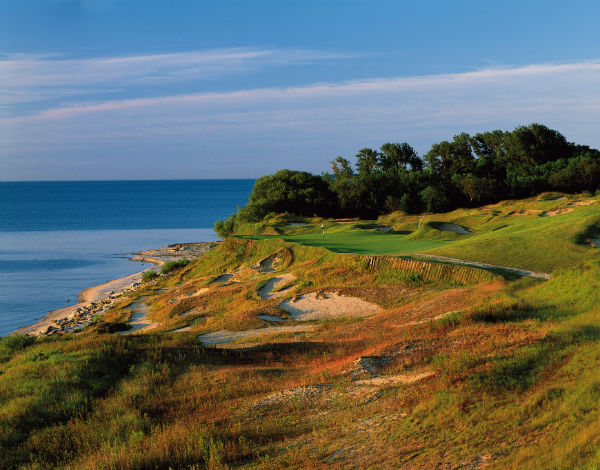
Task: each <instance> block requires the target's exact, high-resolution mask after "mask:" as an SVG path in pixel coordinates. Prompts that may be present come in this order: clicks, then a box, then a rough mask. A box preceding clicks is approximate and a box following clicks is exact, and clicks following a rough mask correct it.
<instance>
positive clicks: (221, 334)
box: [199, 325, 315, 346]
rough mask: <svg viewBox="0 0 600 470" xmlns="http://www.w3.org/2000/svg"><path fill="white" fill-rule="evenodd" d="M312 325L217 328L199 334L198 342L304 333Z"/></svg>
mask: <svg viewBox="0 0 600 470" xmlns="http://www.w3.org/2000/svg"><path fill="white" fill-rule="evenodd" d="M314 329H315V327H314V326H310V325H293V326H269V327H267V328H254V329H250V330H243V331H227V330H219V331H213V332H212V333H206V334H203V335H200V336H199V338H200V342H201V343H202V344H203V345H206V346H216V345H220V344H228V343H233V342H235V341H239V340H241V339H249V338H255V337H259V336H264V335H272V334H278V333H304V332H307V331H313V330H314Z"/></svg>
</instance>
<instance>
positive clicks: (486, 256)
mask: <svg viewBox="0 0 600 470" xmlns="http://www.w3.org/2000/svg"><path fill="white" fill-rule="evenodd" d="M590 200H591V201H593V200H594V198H581V197H571V198H565V199H561V200H551V201H544V200H540V199H537V198H533V199H528V200H522V201H506V202H503V203H500V204H495V205H493V206H486V207H482V208H477V209H460V210H457V211H453V212H449V213H447V214H430V215H426V216H423V217H421V216H406V215H403V214H391V215H389V216H386V217H382V218H380V220H379V222H380V223H381V224H383V225H388V226H392V227H393V228H394V230H395V231H394V232H390V233H384V232H381V231H379V230H377V228H375V225H374V224H369V223H365V222H356V223H350V224H336V223H334V222H330V223H327V224H326V229H325V237H323V236H322V234H321V230H320V224H319V223H315V224H313V225H310V226H308V227H289V228H288V227H280V228H279V232H280V233H279V234H278V235H256V234H253V235H247V236H248V237H251V238H254V239H266V238H282V239H284V240H285V241H288V242H297V243H301V244H304V245H308V246H318V247H324V248H326V249H328V250H331V251H334V252H344V253H357V254H373V255H382V254H388V255H406V254H411V253H428V254H437V255H441V256H447V257H453V258H460V259H466V260H471V261H481V262H486V263H492V264H497V265H500V266H509V267H515V268H525V269H531V270H536V271H546V272H552V271H555V270H557V269H561V268H566V267H570V266H574V265H576V264H578V263H581V262H585V261H588V260H590V259H593V257H594V249H593V248H591V247H590V246H586V245H582V244H580V243H577V242H576V241H577V240H576V239H577V236H578V235H579V234H581V233H585V232H586V230H587V229H588V227H590V226H593V225H594V223H595V224H598V222H599V220H600V204H597V203H596V204H591V205H570V204H572V203H574V202H577V201H579V202H585V201H590ZM554 210H559V211H560V210H565V211H566V210H568V211H569V212H564V213H560V214H558V215H555V216H551V217H543V216H541V215H540V214H541V213H543V212H552V211H554ZM521 212H522V213H521ZM419 219H421V229H420V230H417V225H418V223H419ZM431 222H434V223H435V222H450V223H454V224H458V225H461V226H464V227H466V228H468V229H469V230H471V231H472V233H471V234H469V235H460V234H456V233H453V232H447V231H440V230H436V229H434V228H433V227H428V225H429V224H428V223H431Z"/></svg>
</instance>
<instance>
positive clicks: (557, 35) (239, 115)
mask: <svg viewBox="0 0 600 470" xmlns="http://www.w3.org/2000/svg"><path fill="white" fill-rule="evenodd" d="M598 18H600V3H598V2H595V1H570V2H564V1H560V2H559V1H554V0H546V1H533V0H532V1H527V0H519V1H512V0H508V1H507V0H503V1H502V2H498V1H484V0H478V1H458V0H457V1H450V0H444V1H433V0H430V1H426V0H421V1H412V0H396V1H384V0H379V1H378V0H368V1H367V0H366V1H357V0H340V1H336V0H331V1H311V0H301V1H296V0H285V1H284V0H278V1H262V0H253V1H250V0H246V1H228V0H220V1H208V0H195V1H192V0H143V1H139V0H79V1H71V0H28V1H26V2H25V1H14V0H0V180H2V181H20V180H103V179H188V178H256V177H259V176H262V175H264V174H267V173H273V172H275V171H277V170H279V169H282V168H292V169H298V170H306V171H311V172H313V173H321V172H323V171H328V170H329V162H330V161H331V160H332V159H334V158H335V157H336V156H338V155H342V156H344V157H346V158H349V159H352V156H353V155H354V154H355V153H356V152H357V151H358V150H359V149H361V148H363V147H372V148H378V147H380V146H381V144H383V143H385V142H408V143H410V144H411V145H412V146H413V147H414V148H415V149H417V151H418V152H419V153H421V154H423V153H425V152H427V150H428V149H429V148H430V146H431V145H432V144H433V143H435V142H439V141H440V140H445V139H450V138H451V137H452V136H453V135H454V134H457V133H460V132H462V131H466V132H470V133H476V132H480V131H485V130H491V129H504V130H510V129H513V128H514V127H516V126H518V125H523V124H529V123H531V122H540V123H542V124H546V125H548V126H549V127H552V128H554V129H557V130H559V131H560V132H562V133H563V134H564V135H565V136H566V137H567V139H568V140H569V141H573V142H576V143H579V144H586V145H590V146H592V147H597V148H598V147H600V132H598V130H599V128H600V28H598V27H597V20H598Z"/></svg>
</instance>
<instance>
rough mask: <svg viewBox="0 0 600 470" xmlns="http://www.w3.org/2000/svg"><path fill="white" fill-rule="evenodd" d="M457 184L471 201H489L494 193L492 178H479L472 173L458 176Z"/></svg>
mask: <svg viewBox="0 0 600 470" xmlns="http://www.w3.org/2000/svg"><path fill="white" fill-rule="evenodd" d="M459 186H460V188H461V190H462V192H463V193H464V194H465V195H466V196H467V197H468V198H469V201H471V203H478V204H480V203H485V202H487V201H491V200H493V198H494V195H495V193H496V183H495V181H494V180H492V179H490V178H481V177H478V176H475V175H472V174H468V175H466V176H463V177H462V178H460V180H459Z"/></svg>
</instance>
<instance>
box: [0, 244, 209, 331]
mask: <svg viewBox="0 0 600 470" xmlns="http://www.w3.org/2000/svg"><path fill="white" fill-rule="evenodd" d="M214 245H215V242H199V243H178V244H174V245H169V246H168V247H164V248H157V249H153V250H146V251H141V252H138V253H133V254H132V255H131V256H129V259H130V260H131V261H138V262H144V263H152V264H153V265H154V266H151V267H149V268H147V269H144V270H142V271H139V272H136V273H133V274H129V275H127V276H124V277H121V278H118V279H112V280H110V281H108V282H105V283H103V284H98V285H95V286H91V287H86V288H84V289H83V290H81V292H79V293H78V294H77V303H76V304H73V305H68V306H66V307H61V308H58V309H55V310H51V311H50V312H48V313H47V314H46V315H45V316H44V317H42V318H40V319H39V320H37V321H36V322H34V323H32V324H29V325H25V326H22V327H20V328H17V329H16V330H14V331H12V332H11V333H9V334H11V335H12V334H21V335H36V336H37V335H41V334H47V335H50V334H58V333H59V332H73V331H79V330H80V329H82V328H83V327H85V326H87V325H89V324H90V323H91V321H92V318H93V317H94V316H96V315H98V314H101V313H103V312H105V311H106V310H108V309H109V308H110V307H111V306H112V304H113V303H114V302H116V301H117V300H118V299H120V298H121V297H122V296H123V295H125V294H126V293H129V292H132V291H133V290H135V289H137V288H138V287H139V286H140V283H141V280H142V275H143V274H144V273H145V272H147V271H151V270H153V271H156V272H158V271H159V269H160V267H161V266H162V265H163V264H164V263H166V262H167V261H171V260H176V259H180V258H186V259H190V260H191V259H196V258H199V257H200V256H202V255H203V254H204V253H206V252H207V251H208V250H210V248H212V247H213V246H214Z"/></svg>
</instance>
